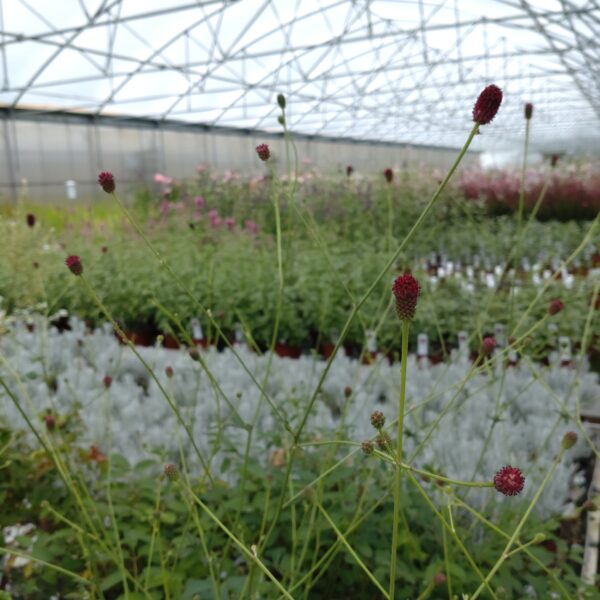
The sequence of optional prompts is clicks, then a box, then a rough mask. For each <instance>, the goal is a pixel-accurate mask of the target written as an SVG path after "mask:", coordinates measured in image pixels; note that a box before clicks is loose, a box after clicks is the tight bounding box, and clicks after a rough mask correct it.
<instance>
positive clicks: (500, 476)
mask: <svg viewBox="0 0 600 600" xmlns="http://www.w3.org/2000/svg"><path fill="white" fill-rule="evenodd" d="M524 486H525V477H523V473H521V469H517V467H511V466H510V465H507V466H506V467H502V468H501V469H500V470H499V471H498V472H497V473H496V474H495V475H494V487H495V488H496V489H497V490H498V491H499V492H500V493H501V494H504V495H505V496H516V495H517V494H520V493H521V492H522V491H523V487H524Z"/></svg>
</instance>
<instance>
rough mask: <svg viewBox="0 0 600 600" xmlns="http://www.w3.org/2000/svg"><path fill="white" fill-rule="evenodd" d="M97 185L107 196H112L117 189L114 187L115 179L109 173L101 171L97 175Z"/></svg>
mask: <svg viewBox="0 0 600 600" xmlns="http://www.w3.org/2000/svg"><path fill="white" fill-rule="evenodd" d="M98 183H99V184H100V187H101V188H102V189H103V190H104V191H105V192H106V193H107V194H112V193H113V192H114V191H115V189H116V187H117V186H116V185H115V177H114V175H113V174H112V173H110V172H109V171H102V173H100V175H98Z"/></svg>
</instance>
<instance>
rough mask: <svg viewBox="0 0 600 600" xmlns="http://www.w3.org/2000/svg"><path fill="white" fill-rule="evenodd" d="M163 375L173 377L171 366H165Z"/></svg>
mask: <svg viewBox="0 0 600 600" xmlns="http://www.w3.org/2000/svg"><path fill="white" fill-rule="evenodd" d="M165 375H166V376H167V377H168V378H169V379H171V377H173V367H171V366H168V367H166V368H165Z"/></svg>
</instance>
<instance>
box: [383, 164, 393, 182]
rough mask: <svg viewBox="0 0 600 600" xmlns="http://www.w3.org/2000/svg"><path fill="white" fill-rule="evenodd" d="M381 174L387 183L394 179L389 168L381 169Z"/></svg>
mask: <svg viewBox="0 0 600 600" xmlns="http://www.w3.org/2000/svg"><path fill="white" fill-rule="evenodd" d="M383 176H384V177H385V180H386V181H387V182H388V183H392V181H394V171H392V170H391V169H389V168H388V169H385V170H384V171H383Z"/></svg>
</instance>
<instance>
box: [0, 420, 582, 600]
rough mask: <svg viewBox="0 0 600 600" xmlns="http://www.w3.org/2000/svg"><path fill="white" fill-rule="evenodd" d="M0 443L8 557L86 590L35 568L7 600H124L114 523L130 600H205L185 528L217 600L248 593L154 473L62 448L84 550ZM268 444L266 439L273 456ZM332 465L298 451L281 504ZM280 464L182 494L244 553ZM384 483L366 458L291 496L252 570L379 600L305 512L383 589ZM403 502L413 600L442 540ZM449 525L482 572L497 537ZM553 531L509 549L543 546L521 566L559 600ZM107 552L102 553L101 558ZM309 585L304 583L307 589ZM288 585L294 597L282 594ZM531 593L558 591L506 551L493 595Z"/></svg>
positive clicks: (387, 532)
mask: <svg viewBox="0 0 600 600" xmlns="http://www.w3.org/2000/svg"><path fill="white" fill-rule="evenodd" d="M11 437H12V439H11ZM0 440H1V442H2V444H3V445H5V443H7V442H9V440H10V444H9V446H8V449H7V451H6V453H5V454H4V460H5V462H6V463H7V464H5V468H3V469H2V470H0V495H1V496H2V498H3V499H4V501H3V503H2V506H3V507H4V509H3V510H2V511H1V512H0V531H1V530H3V529H4V528H5V527H7V526H12V525H15V524H19V523H20V524H23V523H32V524H33V525H34V530H33V532H31V533H29V534H28V535H23V536H20V537H17V539H16V540H15V541H14V542H12V544H11V545H10V548H12V549H18V550H20V551H22V552H24V553H26V554H28V555H31V556H32V557H33V558H34V559H37V560H43V561H46V562H48V563H51V564H53V565H56V566H60V567H62V568H64V569H66V570H68V571H70V572H71V573H74V574H77V575H79V576H81V577H83V578H84V579H86V580H87V581H88V584H87V585H85V586H84V585H83V584H82V583H81V582H77V581H74V580H73V578H70V577H68V576H66V575H64V574H62V573H57V571H55V570H53V569H51V568H47V567H45V566H43V565H40V564H39V563H36V562H35V560H34V561H33V562H30V563H28V564H27V565H25V566H21V567H18V568H16V567H15V568H12V569H10V570H8V571H7V570H6V568H5V575H6V576H7V577H8V581H10V584H11V590H12V592H11V593H12V597H13V598H14V599H15V600H17V599H21V598H27V599H32V600H37V599H40V600H41V599H42V598H49V597H50V596H51V595H52V594H53V593H55V592H56V591H57V590H58V589H60V590H61V593H62V594H63V597H65V598H78V597H81V596H82V595H83V593H84V588H88V589H89V590H90V591H92V592H94V590H95V592H94V597H98V596H100V597H104V598H111V599H112V598H115V599H116V598H122V597H124V596H123V594H124V587H123V577H122V574H121V571H120V569H119V567H118V559H117V558H116V553H115V551H114V541H115V538H114V531H115V524H116V529H117V530H118V532H119V545H120V548H121V552H122V553H123V561H124V565H125V567H126V569H127V571H128V573H129V574H130V577H128V579H127V581H128V587H129V590H130V592H129V597H130V598H157V599H158V598H164V597H167V596H170V597H172V598H189V599H192V598H194V597H195V596H194V594H198V595H199V597H201V598H206V599H212V598H216V596H215V589H214V583H213V581H212V580H211V572H210V568H209V564H210V563H209V559H208V557H207V556H206V555H205V554H204V550H203V549H202V545H201V544H200V543H199V530H198V527H197V523H199V524H200V527H201V529H202V533H203V536H204V539H205V540H206V543H207V548H206V549H207V551H208V554H209V556H210V561H212V564H213V566H214V567H215V569H217V570H218V572H219V573H221V574H223V576H222V582H221V585H220V594H221V596H220V598H221V599H228V598H237V597H239V595H240V593H241V591H242V589H244V588H245V586H246V585H247V576H248V574H249V573H250V572H251V571H252V570H253V566H252V563H251V562H250V561H248V559H247V558H246V557H245V556H243V555H242V554H241V553H240V552H239V549H238V548H237V547H236V546H235V545H234V544H231V543H230V541H229V540H228V537H227V535H226V534H225V533H224V532H223V531H222V530H221V529H220V528H219V527H218V526H217V525H216V524H215V523H214V522H212V521H211V520H210V519H208V518H207V517H206V516H205V515H204V514H202V512H201V511H200V510H198V507H197V506H196V507H193V506H192V505H191V504H190V502H189V497H188V495H187V494H186V493H185V486H180V485H179V484H178V483H175V482H170V481H168V480H167V479H165V478H164V477H162V476H161V465H160V462H159V461H158V460H157V461H153V460H147V461H144V462H142V463H139V464H137V465H135V466H131V465H129V464H128V462H127V460H126V458H124V457H119V456H113V457H112V460H111V464H110V472H109V468H108V464H107V463H106V462H104V463H96V462H94V461H91V460H90V459H89V457H87V455H86V454H85V453H82V452H80V451H78V449H77V440H76V439H73V440H72V444H70V445H69V446H63V447H62V448H61V450H60V454H61V456H62V457H63V459H64V460H65V461H66V460H68V461H69V463H70V465H71V469H72V473H79V475H77V476H76V477H75V480H76V485H77V489H78V490H79V492H80V494H81V498H82V502H83V508H84V509H85V511H86V512H87V516H88V517H89V519H90V520H91V523H92V524H93V526H94V528H95V531H96V532H97V536H98V538H94V536H93V535H89V534H83V533H81V532H82V531H83V530H87V531H89V528H88V527H87V526H86V520H85V518H84V516H83V515H82V513H81V511H80V510H79V508H78V506H77V504H76V502H74V501H73V496H72V494H69V493H68V491H67V490H66V489H65V487H64V485H63V483H62V481H61V479H60V478H59V476H58V473H57V471H56V469H55V468H54V467H53V466H52V463H51V461H50V460H49V458H48V456H46V455H45V454H44V453H42V452H39V451H32V450H30V449H29V448H28V447H27V445H26V444H24V442H23V440H22V439H21V438H20V437H18V436H15V434H12V433H10V431H9V430H7V429H3V430H1V431H0ZM276 442H277V439H276V438H274V439H273V444H275V443H276ZM230 458H231V461H232V467H231V468H230V471H229V472H228V473H227V474H226V475H227V477H229V476H231V475H234V476H235V477H236V479H237V477H239V476H240V473H239V469H241V468H242V467H241V463H240V460H239V457H238V458H236V452H235V451H232V452H231V453H230ZM338 458H339V454H338V453H336V452H335V451H327V452H318V453H317V452H302V453H301V454H300V455H299V456H298V458H297V475H298V477H297V478H295V480H294V482H293V490H292V491H293V492H299V491H301V490H302V488H303V487H304V486H306V485H307V484H309V483H310V482H311V481H312V480H313V479H314V478H315V477H317V476H318V475H319V473H320V472H321V470H322V469H323V468H324V466H327V465H329V464H333V462H334V461H335V460H337V459H338ZM278 464H279V463H277V461H274V460H270V461H269V462H268V463H267V464H266V465H261V464H258V463H255V462H250V463H249V464H248V466H247V473H246V474H247V480H246V483H245V486H244V489H243V490H241V489H240V488H239V487H238V486H236V485H235V484H232V483H227V482H226V481H220V482H217V484H216V485H215V486H214V487H212V488H210V487H207V486H206V484H205V483H202V482H201V481H199V480H194V479H192V480H191V481H190V488H189V489H190V490H191V491H193V493H194V494H196V495H197V496H198V497H199V498H201V499H202V501H203V502H205V503H206V504H207V505H208V506H211V507H213V510H214V511H215V513H216V516H217V517H218V518H219V519H220V520H221V521H222V522H223V523H224V524H225V525H226V526H228V527H230V528H233V530H234V532H235V534H236V535H237V536H238V538H239V539H240V540H241V541H243V542H244V543H246V544H247V545H252V544H256V543H258V542H259V538H260V536H261V532H264V527H265V522H269V520H270V519H272V518H273V517H274V516H275V512H276V506H277V503H278V502H279V494H280V493H281V486H282V483H283V481H284V469H285V467H284V466H277V465H278ZM224 475H225V474H224ZM109 477H110V480H109ZM390 484H391V470H390V469H389V468H387V467H384V466H383V465H382V464H381V463H380V462H379V461H377V460H376V459H375V458H373V457H366V456H358V457H356V458H355V459H354V460H353V461H352V462H348V463H346V465H345V466H343V467H341V468H338V469H337V470H336V471H335V472H333V473H332V474H331V475H330V476H329V477H327V479H326V480H324V481H322V482H321V483H319V484H318V485H317V486H316V487H315V488H314V489H313V492H314V493H313V494H305V495H303V496H301V497H300V498H299V499H298V501H297V502H296V503H295V504H294V512H292V510H286V511H284V512H282V514H281V515H280V518H279V524H278V527H277V530H276V532H275V535H274V537H273V539H272V541H271V543H270V544H269V546H268V548H266V549H265V550H264V552H263V554H262V555H261V558H262V560H263V561H264V562H265V564H266V565H267V566H268V568H269V569H270V570H271V572H272V573H273V574H275V576H276V577H277V578H278V579H280V580H281V581H282V582H283V583H284V584H285V585H286V587H287V588H288V589H296V591H295V592H292V595H293V596H294V597H302V595H303V594H304V593H305V592H308V597H315V598H324V597H335V598H352V599H354V598H356V599H358V598H371V597H377V596H376V595H374V591H375V588H374V587H373V585H372V583H371V582H370V581H369V579H368V578H367V577H366V576H365V574H364V573H363V572H362V571H361V570H360V569H359V568H357V565H356V563H355V561H354V559H353V557H352V556H351V555H350V554H349V553H348V552H347V551H346V550H345V549H344V547H343V546H342V545H341V544H339V542H338V537H337V536H336V534H335V532H334V531H333V530H332V529H331V527H330V526H329V524H328V523H327V521H326V520H325V519H323V518H322V517H321V516H320V515H319V512H318V511H317V510H316V504H315V503H319V504H320V505H321V506H322V507H323V508H324V510H326V511H327V513H328V515H329V517H330V518H331V519H332V520H333V521H334V522H335V523H336V526H337V527H338V529H339V530H340V531H342V532H347V531H348V530H349V529H350V528H352V531H351V533H346V539H347V540H348V542H349V543H351V544H352V547H353V548H354V550H355V552H356V553H357V554H358V556H359V557H360V558H361V559H362V560H364V561H365V562H367V563H368V564H369V568H370V569H371V571H372V572H373V574H374V576H375V577H377V578H378V579H379V580H380V581H385V578H386V576H387V571H388V564H389V539H390V536H391V527H392V510H391V508H392V497H391V494H389V493H388V490H389V489H390ZM423 485H424V488H425V490H426V491H427V493H428V495H429V496H430V498H431V499H432V501H433V502H434V503H435V504H436V505H437V506H438V510H443V507H444V506H445V505H446V502H447V495H446V493H445V492H444V490H443V489H440V488H437V486H436V485H435V484H434V483H433V482H429V483H427V482H424V483H423ZM109 491H110V494H109ZM490 493H494V492H493V491H490ZM403 498H404V500H403V503H402V515H401V531H400V536H399V546H398V577H399V582H401V585H402V594H403V596H404V597H408V598H416V597H417V596H418V595H419V593H421V592H422V590H423V589H425V588H426V587H427V585H428V584H429V582H430V581H431V580H432V578H433V576H434V575H435V574H436V573H438V572H444V570H445V567H444V548H443V538H442V528H441V525H440V523H439V522H438V521H437V520H436V519H434V518H432V513H431V509H430V508H429V506H428V505H427V504H426V503H425V502H424V501H423V499H422V497H421V496H420V494H418V492H417V491H416V490H415V489H414V487H412V486H409V485H408V482H406V485H405V488H404V491H403ZM111 506H112V509H111ZM505 506H506V505H505ZM508 507H509V508H503V509H501V510H500V512H499V513H498V514H496V517H495V520H494V522H495V524H496V526H498V527H500V528H501V529H502V530H504V531H506V532H510V531H511V530H512V529H514V527H515V525H516V523H517V521H518V519H519V513H520V511H521V510H522V508H523V507H522V506H520V505H519V503H518V501H517V503H516V504H515V503H513V502H511V503H510V504H508ZM265 509H266V510H265ZM111 510H112V515H114V521H113V517H112V516H111ZM453 517H454V518H453V522H454V526H455V528H456V531H457V534H458V535H459V537H460V538H461V540H462V542H463V543H464V545H465V547H466V548H467V550H468V552H469V553H470V554H471V555H472V556H475V557H476V559H477V564H478V566H479V568H480V569H481V571H482V572H484V573H486V572H487V571H488V570H489V569H490V568H491V567H492V565H493V564H494V562H495V561H496V559H497V558H498V556H499V555H500V554H501V552H502V550H503V548H504V545H505V542H506V540H505V538H503V537H501V536H500V535H498V534H496V533H494V532H493V531H491V530H490V529H489V528H487V527H485V526H483V525H481V524H478V523H476V522H474V520H473V518H472V517H471V516H469V514H468V513H466V512H464V511H461V510H460V509H458V508H455V509H454V515H453ZM558 529H559V523H558V522H557V521H554V520H547V521H545V522H536V521H535V520H531V521H530V522H529V523H528V525H527V527H526V528H525V530H524V531H523V533H522V535H521V536H520V539H522V540H530V539H532V538H533V537H534V535H535V534H539V533H543V534H544V535H545V538H546V541H545V542H544V543H543V544H542V545H537V546H533V547H532V548H531V551H532V553H533V554H534V555H535V557H536V558H537V559H538V560H539V561H541V563H542V564H544V565H546V567H548V568H550V569H551V570H552V571H553V573H555V575H556V576H557V577H559V578H560V580H561V581H562V583H563V585H564V586H565V587H566V588H567V589H568V590H569V591H570V593H575V590H576V589H577V587H578V585H579V584H580V582H579V581H578V578H577V571H578V569H579V567H578V564H579V563H580V561H581V555H580V553H579V554H578V553H577V552H576V551H575V547H570V546H568V545H567V544H566V543H565V542H564V541H563V540H561V539H560V538H559V537H558V536H557V535H556V534H557V532H558ZM98 540H101V541H100V542H99V541H98ZM2 542H3V540H2ZM448 543H449V553H450V555H451V557H452V558H451V560H452V563H451V570H450V575H451V580H452V588H453V592H454V594H458V595H459V597H460V594H462V593H468V592H472V591H473V590H474V589H475V588H476V587H477V586H478V585H479V583H480V579H479V577H478V576H477V574H476V573H475V572H474V571H473V569H472V568H470V566H469V563H468V562H467V561H466V559H465V557H464V555H463V554H462V552H461V550H460V549H459V547H458V546H456V544H455V543H454V542H453V541H452V540H451V539H450V540H449V542H448ZM552 544H553V545H554V546H555V548H556V550H554V551H552V552H551V551H549V550H547V549H546V548H547V547H550V546H551V545H552ZM2 545H4V543H2ZM107 548H113V551H112V553H111V552H110V551H108V550H107ZM307 573H310V575H309V576H308V577H306V574H307ZM254 577H255V579H256V586H255V593H258V595H259V597H260V598H265V599H267V598H277V597H278V595H277V594H276V592H275V591H274V588H273V586H272V585H270V584H268V582H266V581H264V580H262V579H261V578H260V577H258V574H257V573H255V575H254ZM300 582H302V583H300ZM296 584H299V585H297V587H296V588H294V586H295V585H296ZM529 586H531V587H533V589H535V590H536V591H537V592H538V594H539V597H542V598H544V597H549V596H548V594H549V592H550V591H551V590H556V586H555V584H553V582H552V581H551V580H550V579H549V577H548V575H547V573H546V572H545V571H543V570H542V569H541V568H540V567H539V565H538V564H536V563H534V562H533V561H532V559H531V558H529V557H528V556H527V555H525V554H524V553H523V552H518V553H516V554H515V555H514V556H513V557H511V559H510V560H508V561H506V563H505V564H504V566H503V567H502V568H501V570H500V571H499V573H498V576H497V578H496V579H495V585H494V588H495V589H496V590H497V591H498V597H499V598H524V597H526V596H527V591H526V590H527V589H528V588H529ZM332 590H335V593H334V594H333V593H332ZM246 591H247V590H246ZM332 594H333V595H332ZM436 594H438V592H435V593H434V595H433V596H432V597H433V598H437V597H439V598H442V597H447V593H446V590H445V588H441V593H439V595H436ZM483 597H486V596H485V595H484V596H483Z"/></svg>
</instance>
